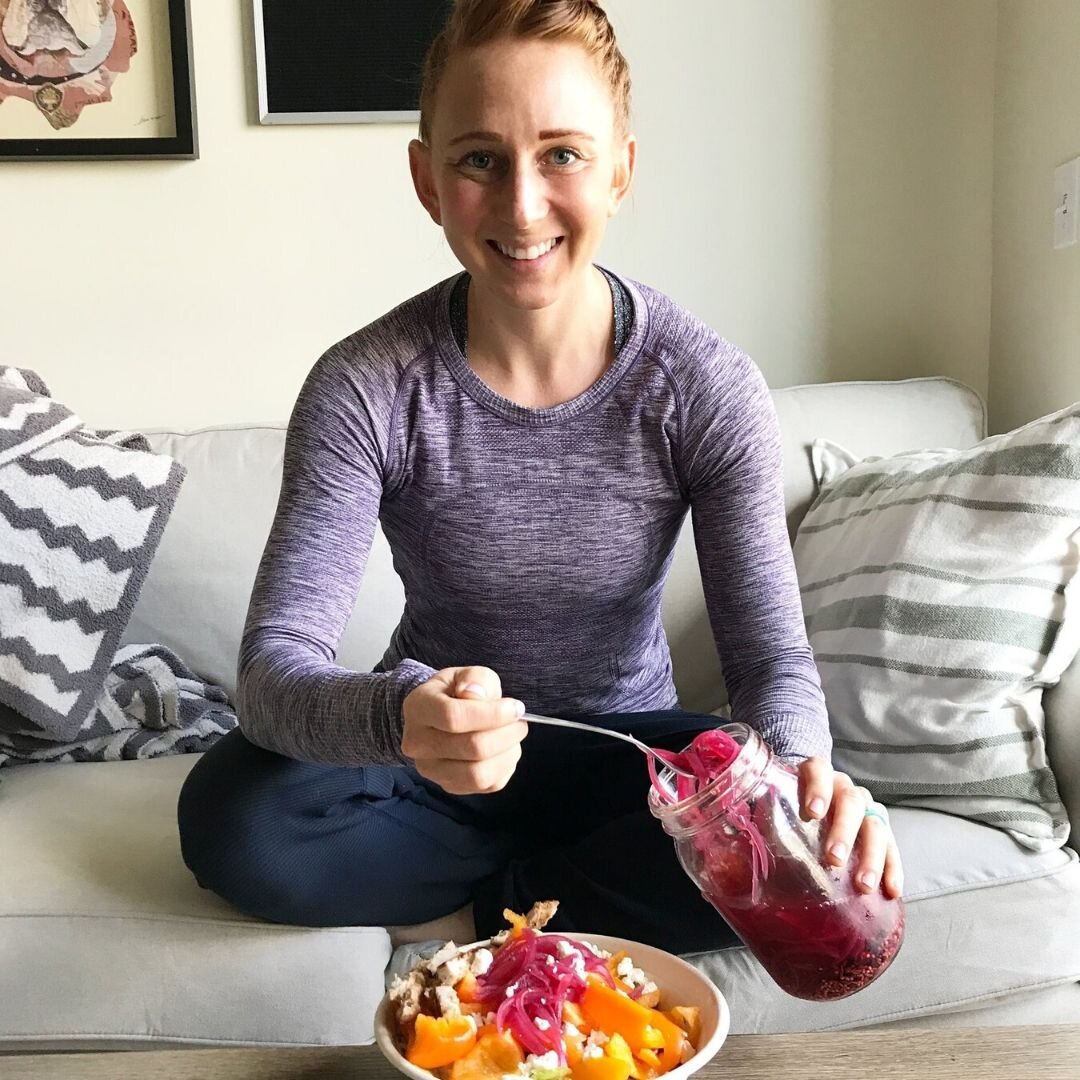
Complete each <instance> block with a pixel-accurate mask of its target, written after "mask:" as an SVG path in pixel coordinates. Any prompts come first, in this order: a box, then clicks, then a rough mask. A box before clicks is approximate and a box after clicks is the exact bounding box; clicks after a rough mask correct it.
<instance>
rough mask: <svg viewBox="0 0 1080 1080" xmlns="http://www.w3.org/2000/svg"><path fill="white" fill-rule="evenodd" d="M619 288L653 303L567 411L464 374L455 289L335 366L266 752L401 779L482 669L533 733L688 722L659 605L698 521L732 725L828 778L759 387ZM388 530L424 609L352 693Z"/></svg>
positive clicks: (822, 725) (304, 449)
mask: <svg viewBox="0 0 1080 1080" xmlns="http://www.w3.org/2000/svg"><path fill="white" fill-rule="evenodd" d="M618 280H619V281H621V282H622V283H623V285H624V286H625V287H626V289H627V290H628V291H629V295H630V297H631V299H632V301H633V317H632V325H631V326H630V328H629V333H628V335H627V338H626V341H625V343H624V344H623V346H622V348H621V349H620V350H619V352H618V353H617V355H616V357H615V360H614V362H613V364H612V366H611V367H610V368H608V370H607V371H606V372H605V373H604V374H603V375H602V376H601V378H600V379H599V380H598V381H597V382H596V383H594V384H593V385H592V386H591V387H590V388H589V389H588V390H586V391H585V392H584V393H583V394H581V395H580V396H579V397H576V398H574V399H573V400H571V401H567V402H564V403H563V404H560V405H556V406H554V407H552V408H546V409H532V408H525V407H523V406H520V405H517V404H515V403H513V402H511V401H509V400H508V399H506V398H504V397H502V396H500V395H499V394H497V393H496V392H495V391H493V390H492V389H490V388H489V387H488V386H487V385H486V384H485V383H484V382H483V381H482V380H481V379H480V378H479V377H478V376H477V375H476V374H475V372H473V370H472V369H471V368H470V367H469V364H468V361H467V360H466V358H465V356H464V355H463V354H462V351H461V349H460V347H459V346H458V344H457V341H456V340H455V337H454V334H453V330H452V325H451V320H450V315H449V310H448V308H449V298H450V294H451V290H452V288H453V285H454V283H455V281H456V278H450V279H448V280H447V281H444V282H442V283H440V284H439V285H436V286H435V287H434V288H432V289H429V290H427V291H426V292H424V293H421V294H420V295H419V296H416V297H413V298H412V299H411V300H408V301H406V302H405V303H404V304H402V305H401V306H399V307H397V308H395V309H394V310H393V311H391V312H389V313H388V314H386V315H385V316H383V317H382V318H380V319H378V320H377V321H376V322H374V323H372V324H371V325H370V326H367V327H365V328H364V329H362V330H359V331H357V332H356V333H355V334H353V335H352V336H351V337H349V338H346V339H345V340H344V341H342V342H340V343H339V344H337V345H335V346H334V347H333V348H331V349H330V350H328V351H327V352H326V353H325V355H323V356H322V357H321V358H320V359H319V361H318V362H317V363H316V364H315V366H314V367H313V368H312V370H311V372H310V373H309V375H308V377H307V379H306V381H305V382H304V385H303V387H302V389H301V391H300V394H299V397H298V399H297V402H296V405H295V407H294V409H293V413H292V416H291V418H290V420H289V427H288V434H287V438H286V444H285V458H284V473H283V477H282V485H281V493H280V497H279V501H278V506H277V512H276V515H275V518H274V522H273V525H272V528H271V531H270V535H269V538H268V540H267V543H266V548H265V551H264V553H263V556H262V560H261V562H260V565H259V569H258V573H257V576H256V579H255V585H254V588H253V590H252V595H251V602H250V606H249V609H248V614H247V621H246V625H245V628H244V633H243V639H242V643H241V648H240V657H239V668H238V678H237V683H238V687H237V698H238V700H237V711H238V714H239V718H240V725H241V728H242V730H243V731H244V733H245V735H246V736H247V737H248V738H249V739H250V740H251V741H252V742H254V743H256V744H258V745H260V746H263V747H266V748H267V749H270V750H274V751H277V752H278V753H281V754H284V755H287V756H289V757H293V758H297V759H300V760H307V761H317V762H326V763H335V764H347V765H348V764H373V763H391V764H393V763H401V762H405V761H407V760H408V759H407V758H406V757H405V756H404V755H403V754H402V752H401V731H402V704H403V702H404V700H405V697H406V695H407V694H408V693H409V692H410V691H411V690H412V689H414V688H415V687H416V686H418V685H419V684H420V683H422V682H424V681H425V680H426V679H427V678H429V677H430V676H431V675H432V674H433V673H434V672H435V671H436V670H438V669H440V668H444V667H452V666H458V665H466V664H480V665H485V666H487V667H490V668H492V669H494V670H495V671H496V672H497V673H498V674H499V676H500V678H501V680H502V686H503V693H504V694H506V695H507V696H512V697H517V698H520V699H521V700H522V701H524V702H525V704H526V706H527V707H528V708H529V709H530V710H532V711H535V712H541V713H543V712H548V713H551V712H554V713H604V712H617V711H622V712H638V711H645V710H652V709H669V708H674V707H676V706H677V704H678V703H677V699H676V693H675V687H674V684H673V682H672V675H671V659H670V654H669V651H668V645H667V640H666V638H665V635H664V631H663V628H662V626H661V621H660V601H661V592H662V589H663V586H664V581H665V578H666V577H667V573H668V569H669V567H670V564H671V558H672V551H673V546H674V543H675V539H676V536H677V535H678V532H679V528H680V526H681V525H682V523H683V520H684V517H685V513H686V511H687V509H688V508H689V509H690V511H691V513H692V516H693V523H694V535H695V540H696V544H697V552H698V559H699V562H700V567H701V576H702V583H703V587H704V592H705V599H706V603H707V607H708V612H709V619H710V622H711V625H712V630H713V634H714V636H715V639H716V643H717V648H718V651H719V654H720V658H721V661H722V664H723V671H724V677H725V680H726V683H727V687H728V693H729V697H730V700H731V704H732V715H733V718H734V719H737V720H742V721H744V722H746V723H748V724H750V725H751V726H752V727H755V728H757V730H758V731H760V732H761V734H762V736H763V737H764V738H765V739H766V741H768V742H769V743H771V744H772V746H773V747H774V749H776V751H777V752H778V753H779V754H781V755H782V756H791V757H806V756H810V755H812V754H820V755H822V756H824V757H826V758H828V757H829V756H830V751H831V739H830V735H829V730H828V720H827V716H826V712H825V704H824V698H823V696H822V692H821V684H820V681H819V679H818V674H817V669H816V667H815V665H814V660H813V655H812V653H811V650H810V647H809V645H808V643H807V640H806V636H805V631H804V628H803V616H802V610H801V606H800V601H799V592H798V587H797V584H796V579H795V571H794V563H793V560H792V555H791V548H790V545H789V542H788V536H787V530H786V526H785V521H784V500H783V492H782V486H781V446H780V439H779V433H778V428H777V423H776V417H775V412H774V409H773V405H772V400H771V398H770V396H769V393H768V389H767V387H766V384H765V381H764V379H763V377H762V375H761V373H760V372H759V370H758V369H757V367H756V366H755V365H754V363H753V362H752V361H751V360H750V359H749V358H748V357H747V356H746V355H745V354H744V353H742V352H741V351H740V350H739V349H737V348H735V347H734V346H733V345H731V344H729V343H728V342H726V341H724V340H723V339H721V338H720V337H718V336H717V335H716V334H715V333H714V332H713V331H712V330H710V329H709V328H708V327H707V326H705V325H704V324H702V323H701V322H700V321H698V320H697V319H696V318H694V317H693V316H692V315H690V314H689V313H688V312H686V311H685V310H683V309H682V308H680V307H679V306H678V305H676V304H675V303H674V302H673V301H672V300H670V299H669V298H667V297H666V296H664V295H663V294H661V293H659V292H657V291H655V290H653V289H650V288H648V287H646V286H644V285H640V284H638V283H636V282H632V281H629V280H627V279H625V278H619V279H618ZM380 518H381V521H382V527H383V531H384V533H385V535H386V537H387V540H388V541H389V543H390V547H391V550H392V552H393V556H394V567H395V569H396V570H397V572H398V574H399V575H400V576H401V579H402V582H403V584H404V590H405V608H404V612H403V614H402V616H401V621H400V622H399V624H398V626H397V628H396V630H395V631H394V633H393V635H392V637H391V640H390V642H389V646H388V648H387V650H386V653H385V655H384V657H383V660H382V661H381V663H380V664H379V665H378V667H377V669H376V670H375V671H374V672H357V671H352V670H349V669H347V668H343V667H341V666H339V665H337V664H336V663H335V656H336V651H337V646H338V642H339V640H340V638H341V634H342V632H343V631H344V628H345V626H346V624H347V623H348V621H349V618H350V615H351V614H352V610H353V606H354V604H355V601H356V596H357V592H358V590H359V587H360V582H361V578H362V576H363V573H364V566H365V563H366V561H367V557H368V553H369V550H370V547H371V542H372V536H373V534H374V531H375V525H376V520H377V519H380ZM362 614H363V613H362V612H361V613H360V616H361V617H362Z"/></svg>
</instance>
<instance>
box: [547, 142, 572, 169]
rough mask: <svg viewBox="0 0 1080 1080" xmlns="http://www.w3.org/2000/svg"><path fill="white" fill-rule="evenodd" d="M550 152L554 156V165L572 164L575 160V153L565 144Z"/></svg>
mask: <svg viewBox="0 0 1080 1080" xmlns="http://www.w3.org/2000/svg"><path fill="white" fill-rule="evenodd" d="M551 153H552V156H553V157H554V158H555V164H556V165H573V163H574V162H575V161H577V154H576V153H574V151H573V150H571V149H570V148H569V147H566V146H560V147H559V148H558V149H557V150H552V152H551Z"/></svg>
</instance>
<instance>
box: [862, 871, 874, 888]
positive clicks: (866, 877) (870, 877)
mask: <svg viewBox="0 0 1080 1080" xmlns="http://www.w3.org/2000/svg"><path fill="white" fill-rule="evenodd" d="M859 881H860V882H861V883H862V884H863V885H865V886H866V888H868V889H876V888H877V881H878V878H877V874H875V873H872V872H871V871H869V870H867V871H866V872H865V873H864V874H860V875H859Z"/></svg>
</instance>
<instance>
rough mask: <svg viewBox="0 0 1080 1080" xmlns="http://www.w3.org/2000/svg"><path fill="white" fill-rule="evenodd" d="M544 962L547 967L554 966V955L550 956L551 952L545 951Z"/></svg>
mask: <svg viewBox="0 0 1080 1080" xmlns="http://www.w3.org/2000/svg"><path fill="white" fill-rule="evenodd" d="M544 963H545V964H546V965H547V966H548V967H554V966H555V957H554V956H552V955H551V953H547V954H546V955H545V956H544Z"/></svg>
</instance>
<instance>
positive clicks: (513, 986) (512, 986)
mask: <svg viewBox="0 0 1080 1080" xmlns="http://www.w3.org/2000/svg"><path fill="white" fill-rule="evenodd" d="M517 989H518V984H517V983H516V982H512V983H511V984H510V985H509V986H508V987H507V988H506V996H507V997H508V998H509V997H513V996H514V995H515V994H516V993H517Z"/></svg>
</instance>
